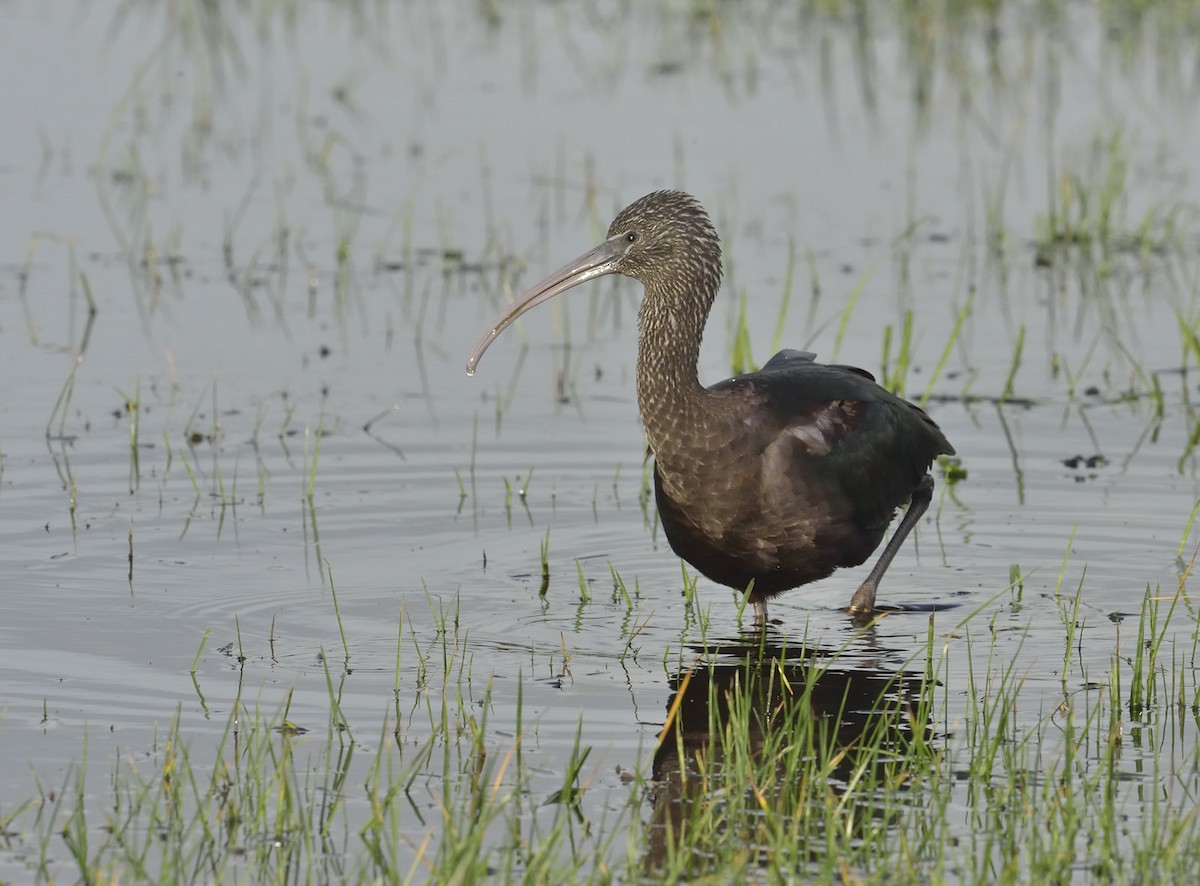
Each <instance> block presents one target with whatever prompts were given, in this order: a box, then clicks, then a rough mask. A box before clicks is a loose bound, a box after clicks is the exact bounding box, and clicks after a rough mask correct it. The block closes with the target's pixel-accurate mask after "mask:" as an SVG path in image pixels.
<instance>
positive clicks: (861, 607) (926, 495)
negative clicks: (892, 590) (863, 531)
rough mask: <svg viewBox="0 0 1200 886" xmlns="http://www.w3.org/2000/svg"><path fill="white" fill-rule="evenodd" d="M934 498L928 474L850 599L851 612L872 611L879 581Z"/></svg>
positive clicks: (918, 486) (931, 481)
mask: <svg viewBox="0 0 1200 886" xmlns="http://www.w3.org/2000/svg"><path fill="white" fill-rule="evenodd" d="M932 500H933V477H931V476H930V475H929V474H926V475H925V476H924V477H923V478H922V480H921V482H920V483H918V484H917V488H916V489H914V490H913V492H912V497H911V498H910V499H909V501H908V510H907V511H905V512H904V519H902V520H901V521H900V525H899V526H897V527H896V532H895V533H894V534H893V535H892V537H891V538H890V539H888V543H887V547H885V548H884V549H883V553H882V554H880V555H879V560H878V562H876V563H875V566H874V568H873V569H872V570H871V574H870V575H868V576H867V580H866V581H864V582H863V583H862V584H861V585H859V588H858V590H857V591H855V592H854V596H853V597H852V598H851V599H850V611H851V612H870V611H871V610H872V609H874V608H875V592H876V591H878V590H879V582H880V580H881V579H882V578H883V574H884V573H885V572H887V568H888V567H889V566H891V565H892V560H893V559H895V557H896V553H897V552H898V551H899V550H900V546H901V545H903V544H904V540H905V539H906V538H908V534H909V533H910V532H912V528H913V527H914V526H916V525H917V521H918V520H920V519H921V515H922V514H924V513H925V510H926V509H927V508H928V507H929V503H930V502H931V501H932Z"/></svg>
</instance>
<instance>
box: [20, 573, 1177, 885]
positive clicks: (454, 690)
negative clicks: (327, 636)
mask: <svg viewBox="0 0 1200 886" xmlns="http://www.w3.org/2000/svg"><path fill="white" fill-rule="evenodd" d="M1181 587H1182V584H1181ZM999 597H1003V598H1005V599H1004V600H1000V599H999ZM999 597H998V598H997V600H995V601H994V602H995V603H998V608H994V609H992V610H991V614H990V615H989V616H988V620H987V630H986V631H985V632H983V633H982V634H981V633H980V632H979V631H977V630H972V629H971V624H972V623H974V621H975V619H974V618H969V619H967V620H965V621H960V622H959V623H958V624H957V625H956V626H954V627H953V628H952V629H951V630H950V631H949V632H947V631H946V630H945V629H944V627H943V626H942V625H940V624H939V623H938V621H937V620H936V618H935V616H934V615H932V614H931V615H930V617H929V619H928V626H927V630H926V635H925V642H924V644H923V645H922V646H921V647H919V649H918V651H917V652H916V654H915V655H913V656H912V657H911V658H910V659H909V660H908V661H907V662H903V663H900V664H895V665H892V666H890V667H886V666H880V665H879V664H878V661H879V655H880V652H879V650H878V646H877V641H875V640H873V639H872V637H873V630H872V629H871V628H867V629H866V630H865V631H863V632H861V633H854V634H851V635H849V638H848V639H847V640H846V642H845V645H844V646H843V647H842V648H841V649H829V648H824V647H822V646H821V645H819V644H816V643H810V642H809V641H808V640H800V641H794V642H789V641H788V640H786V639H785V638H783V637H781V636H780V635H778V634H776V633H774V632H772V631H770V630H769V629H768V631H766V632H763V633H747V634H744V635H743V636H742V638H741V639H740V640H736V641H732V642H724V643H714V642H711V641H708V642H705V641H701V642H700V643H699V644H698V645H695V646H689V647H683V648H681V649H679V650H677V651H676V652H674V653H671V651H670V650H666V657H665V658H664V662H663V664H664V667H665V668H666V669H667V682H668V685H669V687H670V692H671V696H670V698H669V699H667V700H666V702H665V704H664V707H663V710H664V711H665V712H666V719H665V723H664V725H663V727H662V729H661V731H660V732H659V738H658V742H657V748H656V749H655V751H654V753H653V754H652V755H647V757H646V758H645V759H643V760H641V761H632V760H631V761H628V763H629V766H628V767H626V766H624V765H620V764H618V767H617V772H618V774H619V776H620V777H619V778H618V779H616V780H613V779H612V777H611V776H602V774H601V773H602V771H603V770H602V769H601V767H600V766H599V765H598V764H593V763H592V759H593V757H594V756H595V749H596V746H597V745H598V744H604V743H606V742H607V741H608V740H609V736H610V735H611V734H612V724H611V723H610V724H607V725H606V724H604V723H599V722H596V719H595V717H594V716H589V715H588V714H587V712H584V713H583V714H582V715H581V716H580V718H579V720H578V723H577V725H576V728H575V731H574V737H573V739H572V740H571V741H569V742H568V743H567V745H566V746H565V747H560V748H557V749H556V753H557V754H561V755H562V760H561V761H560V762H561V765H555V766H552V767H550V768H549V769H547V768H546V767H545V765H544V760H543V762H542V763H539V764H538V765H536V766H535V765H534V764H533V758H531V757H530V755H529V750H530V747H531V742H534V743H536V735H537V731H538V727H537V725H536V720H537V718H535V717H531V714H530V713H529V710H528V692H527V690H528V684H529V675H524V676H521V677H520V678H518V679H517V680H515V681H511V682H510V681H502V682H503V683H504V684H505V685H506V686H507V688H506V689H504V690H501V688H500V686H501V685H502V683H501V682H497V681H496V680H494V679H493V678H492V677H490V676H489V677H487V678H484V679H482V680H481V679H480V678H479V677H477V676H475V673H474V672H475V664H476V663H475V661H474V656H473V654H472V652H471V647H470V645H469V643H468V642H467V637H466V635H465V634H464V633H461V632H460V629H459V627H458V618H457V614H456V613H455V612H453V611H450V612H448V611H446V610H445V609H444V608H442V607H441V606H440V605H438V604H435V603H434V602H433V600H432V598H431V603H430V605H431V606H433V607H434V609H433V610H432V614H433V615H434V617H435V620H436V622H437V623H438V624H439V625H441V627H440V629H439V630H438V631H437V632H436V634H433V635H430V636H429V637H428V638H425V639H422V637H421V636H419V635H418V634H417V633H416V632H414V631H412V630H411V626H412V619H411V618H407V619H406V618H405V617H404V613H401V624H404V622H405V621H407V622H408V624H409V626H410V631H409V632H408V637H406V636H405V631H404V629H403V628H401V629H400V630H399V632H398V634H397V653H396V660H395V661H396V679H395V681H394V688H393V690H392V694H393V695H394V698H393V699H392V700H391V701H390V702H388V703H387V704H385V707H390V708H393V710H392V712H391V713H390V714H388V715H386V716H384V717H383V718H382V720H381V722H379V723H377V724H373V723H371V722H369V721H368V722H365V723H358V724H351V723H349V722H347V720H346V718H345V712H344V710H343V707H342V705H341V701H340V699H341V693H342V691H343V688H344V686H345V684H346V680H347V674H346V673H343V674H342V675H341V676H340V677H335V675H333V674H332V673H330V672H329V670H328V667H327V665H326V686H327V691H328V699H329V707H328V717H327V718H326V723H325V728H324V730H323V731H318V732H317V734H315V735H313V739H315V740H313V741H309V740H308V739H306V738H305V736H306V735H307V734H308V733H309V730H308V729H307V728H305V727H304V726H303V725H298V724H297V723H296V722H293V720H292V719H289V717H295V716H296V715H295V714H294V713H292V714H289V707H290V704H291V698H290V696H291V693H290V692H289V693H288V694H287V697H286V698H285V701H284V702H283V704H282V706H281V707H280V708H279V709H277V710H275V711H274V712H273V713H269V714H268V713H267V712H265V711H264V710H263V708H262V707H261V706H260V704H258V703H253V704H251V703H247V702H244V701H243V700H242V699H241V697H240V693H239V696H238V698H237V699H236V701H235V704H234V707H233V708H232V709H231V712H230V714H229V716H228V719H227V721H226V725H225V729H224V731H223V733H222V735H221V736H220V738H219V740H217V741H216V742H215V744H214V745H213V746H212V750H211V751H208V750H205V751H203V752H201V751H199V750H198V748H199V747H201V746H203V747H207V746H208V745H207V744H203V745H201V744H198V743H196V742H195V741H194V740H193V739H192V738H191V737H190V736H189V732H190V727H189V726H188V725H187V723H186V722H185V721H186V718H185V716H184V715H183V713H182V712H181V711H177V712H176V714H175V716H174V718H173V719H172V721H171V724H170V726H169V727H168V729H167V730H166V733H165V734H164V735H162V736H160V737H158V738H156V740H155V742H154V745H153V748H152V751H151V753H150V754H149V756H148V757H147V758H145V759H144V760H143V761H142V762H138V763H134V762H132V761H131V760H129V759H122V760H120V761H119V762H117V763H116V765H115V767H114V769H113V771H112V772H111V775H110V777H109V779H108V784H109V790H110V791H111V796H110V798H109V801H108V803H106V804H104V805H103V806H102V807H98V806H97V805H96V804H95V803H94V802H93V801H91V800H90V799H89V797H88V794H89V791H90V790H92V787H91V783H90V782H89V780H88V768H89V767H88V761H87V757H86V746H85V748H84V756H83V758H82V762H81V763H80V765H79V767H78V769H77V771H75V772H73V773H71V774H70V775H68V777H67V778H66V779H65V781H64V782H63V784H62V785H61V787H60V788H58V789H47V788H45V787H42V786H39V788H38V791H37V793H36V794H35V795H34V796H33V797H32V798H29V799H26V800H24V801H23V802H20V803H18V804H15V805H14V806H13V807H12V808H11V809H0V826H2V830H3V833H4V835H5V837H6V840H7V842H8V846H9V851H12V850H13V849H14V848H15V849H17V850H18V853H17V854H18V857H21V858H23V859H24V863H25V864H26V865H27V867H28V870H29V872H30V873H31V874H32V875H34V876H37V877H39V878H42V879H46V880H57V879H67V878H71V877H80V878H82V879H84V880H87V881H96V880H110V881H117V880H125V881H128V880H135V881H144V880H160V881H185V882H195V881H197V880H205V881H212V882H216V881H221V880H226V879H234V880H238V881H249V882H262V881H268V880H269V881H274V882H278V881H286V882H296V881H313V880H315V881H329V880H339V881H345V882H371V881H379V880H383V881H386V882H400V881H409V880H410V879H414V878H415V879H420V880H424V879H427V878H431V879H434V880H437V881H439V882H473V881H478V880H482V879H494V880H500V881H513V880H524V881H531V882H566V881H568V880H569V881H574V882H610V881H612V880H613V879H618V880H634V881H655V882H660V881H668V882H680V881H695V880H703V881H714V882H726V881H729V880H731V879H737V880H740V879H743V878H744V877H745V876H747V874H748V873H749V874H750V875H751V876H753V877H754V878H756V879H761V880H765V881H767V882H778V881H793V880H796V879H813V878H816V879H819V880H822V881H831V880H839V881H850V882H884V881H886V882H890V883H897V882H898V883H926V882H929V881H933V882H942V881H946V880H954V881H959V882H979V883H983V882H986V883H994V882H1031V881H1038V882H1065V881H1069V880H1071V879H1073V878H1075V877H1079V876H1082V877H1084V878H1085V879H1097V880H1102V881H1105V882H1148V881H1151V880H1165V881H1167V882H1192V881H1194V880H1195V878H1196V876H1197V875H1198V874H1200V808H1197V807H1196V805H1195V804H1194V802H1193V800H1192V798H1193V797H1194V796H1195V793H1196V791H1197V790H1200V715H1198V713H1197V712H1198V710H1200V709H1198V708H1197V688H1196V681H1195V678H1194V669H1193V666H1192V662H1193V661H1194V656H1195V653H1196V649H1195V648H1192V649H1190V650H1188V649H1178V648H1175V647H1170V648H1168V646H1167V645H1166V643H1165V638H1166V637H1168V636H1169V634H1168V632H1167V627H1168V625H1170V624H1171V623H1172V620H1173V619H1174V618H1175V617H1177V616H1178V614H1179V613H1180V612H1181V611H1182V608H1181V604H1183V603H1185V602H1186V598H1185V597H1184V596H1183V595H1182V592H1181V593H1179V594H1176V595H1174V596H1172V597H1168V598H1165V599H1160V598H1159V597H1157V596H1156V595H1153V594H1151V593H1149V592H1147V595H1146V597H1145V599H1144V601H1143V604H1142V608H1141V613H1140V616H1139V626H1138V631H1137V641H1136V646H1135V648H1134V650H1133V655H1132V656H1130V655H1129V654H1128V650H1126V649H1123V648H1122V645H1121V630H1120V625H1119V623H1118V624H1117V625H1116V631H1115V635H1114V637H1115V642H1114V645H1113V647H1112V649H1111V652H1110V654H1109V655H1108V659H1107V673H1106V674H1101V675H1098V676H1096V677H1092V678H1088V679H1086V680H1081V681H1080V682H1078V683H1076V682H1075V680H1076V678H1078V677H1079V676H1080V675H1081V674H1083V673H1084V671H1085V669H1084V667H1083V665H1082V663H1081V662H1080V661H1078V659H1077V658H1076V659H1073V660H1068V661H1067V662H1066V663H1065V670H1064V673H1069V674H1071V683H1070V684H1068V682H1067V681H1066V680H1064V681H1063V683H1062V690H1061V692H1060V693H1059V694H1058V695H1057V696H1055V694H1054V693H1053V692H1050V693H1049V694H1045V692H1046V685H1045V681H1044V680H1041V679H1039V676H1038V675H1037V674H1036V673H1035V672H1034V671H1033V670H1032V665H1031V664H1026V663H1025V660H1024V659H1023V658H1022V656H1021V653H1020V649H1021V641H1020V640H1019V639H1018V640H1017V642H1016V647H1015V648H1014V647H1013V646H1012V644H1011V643H1010V642H1009V639H1010V635H1009V633H1008V632H1007V631H1004V630H998V629H997V628H998V620H999V619H1000V618H1003V617H1005V616H1006V613H1012V612H1014V611H1016V610H1013V609H1012V608H1011V604H1010V602H1008V601H1007V600H1008V597H1009V594H1008V591H1007V589H1006V590H1005V591H1003V592H1002V593H1001V594H1000V595H999ZM595 605H603V604H602V603H600V602H599V601H597V604H595ZM1067 605H1068V610H1069V611H1070V612H1071V615H1072V618H1078V615H1079V614H1078V612H1077V611H1074V610H1073V607H1070V604H1067ZM1018 606H1019V604H1018ZM977 615H978V613H977ZM1190 617H1191V616H1190V615H1189V618H1190ZM701 627H702V628H703V624H701ZM702 632H703V631H702ZM636 633H637V632H636V631H635V635H636ZM981 637H983V638H985V639H981ZM1064 641H1065V645H1067V646H1068V647H1070V646H1072V645H1073V644H1077V643H1078V640H1077V639H1076V638H1075V637H1074V635H1073V634H1072V633H1071V628H1070V626H1069V625H1067V626H1065V630H1064ZM1194 646H1195V643H1193V647H1194ZM201 648H203V643H202V644H201ZM346 653H347V657H349V654H350V650H349V647H347V648H346ZM539 654H540V655H541V654H544V655H545V656H547V657H550V658H553V657H557V656H561V659H562V666H561V669H560V668H558V667H557V666H555V670H556V672H558V673H559V675H560V677H559V679H561V678H562V677H567V678H570V673H571V669H570V661H571V659H572V657H573V656H574V653H573V652H571V651H568V649H567V648H566V646H565V643H561V644H560V647H559V648H558V649H557V650H551V649H545V650H541V652H540V653H539ZM1094 658H1095V657H1094V656H1093V659H1094ZM239 659H240V661H239V668H244V667H246V666H247V665H246V664H245V662H246V661H247V659H245V658H244V657H242V656H239ZM414 662H415V664H414ZM406 663H408V664H407V666H406ZM406 686H408V687H411V688H412V689H413V690H414V691H412V692H411V694H410V697H411V699H412V702H411V707H409V709H408V710H407V711H406V710H405V709H404V706H403V705H402V704H401V699H402V696H403V695H404V687H406ZM353 727H357V728H353ZM651 731H653V730H651ZM354 734H357V735H359V736H360V738H359V739H358V740H356V739H354V738H353V737H352V736H353V735H354ZM367 734H371V735H374V736H375V738H374V741H373V743H372V744H373V749H372V748H371V747H370V746H368V745H364V744H363V742H362V739H361V736H365V735H367ZM647 738H648V739H649V738H650V736H649V734H648V735H647ZM544 750H545V749H544V748H543V751H542V752H541V753H540V754H539V755H538V757H539V758H543V757H544ZM605 768H608V769H610V768H611V764H610V765H609V766H607V767H605ZM554 773H557V775H554Z"/></svg>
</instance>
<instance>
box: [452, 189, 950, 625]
mask: <svg viewBox="0 0 1200 886" xmlns="http://www.w3.org/2000/svg"><path fill="white" fill-rule="evenodd" d="M606 274H623V275H625V276H626V277H632V278H633V279H635V280H638V281H640V282H641V284H642V286H643V287H644V289H645V294H644V296H643V298H642V303H641V308H640V309H639V311H638V329H639V338H638V356H637V401H638V409H639V411H640V412H641V417H642V424H643V425H644V427H645V431H646V438H647V440H648V442H649V445H650V451H651V452H652V453H653V454H654V492H655V498H656V500H657V503H658V512H659V515H660V517H661V520H662V526H663V531H664V532H665V534H666V536H667V541H669V542H670V544H671V547H672V549H673V550H674V551H675V553H677V554H678V555H679V556H680V557H682V558H683V559H684V560H686V561H687V562H688V563H690V564H692V566H694V567H695V568H696V569H698V570H700V572H701V573H703V574H704V575H706V576H707V577H708V578H710V579H712V580H713V581H716V582H720V583H721V584H724V585H728V586H730V587H732V588H735V589H737V590H739V591H743V592H744V591H746V589H747V588H749V593H750V602H751V603H753V604H754V611H755V617H756V620H757V621H758V622H760V623H765V622H766V619H767V600H768V599H769V598H771V597H773V596H775V595H776V594H778V593H780V592H782V591H786V590H788V589H790V588H795V587H798V586H799V585H803V584H807V583H808V582H811V581H816V580H817V579H820V578H825V577H826V576H828V575H829V574H830V573H832V572H833V570H834V569H836V568H838V567H841V566H858V565H859V564H861V563H863V562H865V561H866V559H867V558H868V557H870V556H871V553H872V552H873V551H874V550H875V549H876V548H877V547H879V543H880V542H881V541H882V540H883V537H884V535H885V534H886V532H887V528H888V525H889V524H890V523H891V521H892V518H893V517H894V515H895V512H896V509H897V508H898V507H900V506H901V505H904V504H906V503H907V505H908V509H907V510H906V511H905V514H904V517H903V519H902V520H901V521H900V525H899V526H898V527H897V529H896V532H895V534H894V535H893V536H892V537H891V539H890V540H889V541H888V543H887V546H886V547H885V548H884V549H883V553H882V554H881V555H880V557H879V561H878V562H877V563H876V564H875V566H874V568H873V569H872V570H871V573H870V575H868V576H867V578H866V580H865V581H864V582H863V583H862V585H861V586H860V587H859V588H858V590H857V591H856V592H855V593H854V596H853V597H852V598H851V600H850V611H851V612H853V613H857V614H861V613H868V612H870V611H872V610H873V609H874V606H875V593H876V590H877V589H878V587H879V581H880V579H881V578H883V574H884V572H886V571H887V568H888V565H889V564H890V563H891V562H892V559H893V558H894V557H895V556H896V552H897V551H898V550H899V549H900V546H901V545H902V544H903V543H904V539H905V538H906V537H907V536H908V534H909V532H910V531H911V530H912V528H913V527H914V526H915V525H916V524H917V521H918V520H920V518H921V515H922V514H923V513H925V509H926V508H927V507H929V502H930V500H931V498H932V497H933V478H932V477H931V476H930V475H929V467H930V465H931V464H932V463H933V460H934V459H935V458H936V457H937V456H938V455H939V454H941V453H945V454H948V455H952V454H953V453H954V447H952V446H951V445H950V443H949V442H948V441H947V440H946V438H945V436H943V434H942V432H941V430H940V429H939V428H938V426H937V425H936V424H934V422H933V420H932V419H930V418H929V416H927V415H926V414H925V413H924V412H923V411H922V410H921V409H920V408H918V407H917V406H915V405H914V404H912V403H909V402H908V401H907V400H902V399H900V398H899V397H897V396H895V395H894V394H892V393H891V392H889V391H887V390H885V389H884V388H882V387H880V386H879V385H878V384H876V383H875V379H874V377H873V376H872V375H871V374H870V373H869V372H866V371H864V370H862V369H856V368H854V367H852V366H832V365H825V364H822V363H817V362H815V359H814V355H813V354H810V353H807V352H804V351H791V350H785V351H780V352H779V353H778V354H776V355H775V356H774V357H772V358H771V359H770V360H769V361H767V364H766V365H765V366H763V368H762V369H760V370H759V371H757V372H751V373H748V374H746V375H739V376H737V377H735V378H731V379H728V380H726V381H722V382H719V383H717V384H715V385H713V386H712V387H708V388H706V387H704V386H703V385H701V384H700V381H699V377H698V374H697V366H698V362H699V357H700V339H701V337H702V335H703V333H704V325H705V322H706V321H707V319H708V314H709V311H710V310H711V308H712V304H713V300H714V299H715V298H716V295H717V290H718V289H719V288H720V284H721V246H720V241H719V240H718V238H717V233H716V230H715V229H714V228H713V226H712V222H711V221H710V220H709V217H708V214H707V213H706V212H705V211H704V208H703V207H702V206H701V205H700V203H699V202H698V201H697V200H696V199H695V198H694V197H691V196H689V195H688V194H684V193H681V192H679V191H656V192H655V193H652V194H647V195H646V196H645V197H642V198H641V199H639V200H636V201H635V202H633V203H632V204H630V205H629V206H627V207H625V209H623V210H621V212H620V213H619V214H618V215H617V217H616V218H615V219H614V220H613V223H612V225H611V226H610V227H609V229H608V236H607V238H606V239H605V240H604V242H603V243H601V244H600V245H599V246H597V247H596V248H595V249H593V250H591V251H590V252H587V253H585V254H584V255H582V256H580V257H579V258H577V259H575V260H574V261H573V262H571V263H570V264H567V265H565V266H564V267H562V268H560V269H559V270H558V271H555V272H554V273H553V274H551V275H550V276H549V277H547V278H546V279H545V280H542V281H541V282H540V283H538V284H536V285H535V286H533V287H532V288H530V289H528V290H527V291H526V292H525V293H524V294H522V295H521V297H520V298H518V299H517V300H516V301H515V302H513V304H512V305H511V306H510V307H509V308H508V309H507V310H506V311H504V312H503V313H502V314H501V315H500V316H499V317H497V318H496V321H495V323H494V324H492V326H491V327H490V328H489V329H488V330H487V332H485V333H484V334H483V335H482V336H481V337H480V339H479V341H478V342H477V343H476V344H475V347H474V349H473V350H472V351H471V355H470V357H469V358H468V359H467V372H468V373H470V374H474V372H475V369H476V367H477V366H478V364H479V360H480V358H481V357H482V356H483V352H484V351H486V350H487V348H488V346H489V345H490V344H491V343H492V341H494V340H495V338H496V337H497V336H498V335H499V334H500V333H501V332H503V331H504V330H505V328H507V327H508V325H509V324H511V323H512V322H513V320H515V319H516V318H517V317H519V316H520V315H521V314H523V313H525V312H526V311H527V310H529V309H530V308H532V307H534V306H535V305H539V304H541V303H542V302H544V301H547V300H549V299H551V298H553V297H554V296H556V295H558V294H560V293H562V292H565V291H566V290H568V289H570V288H572V287H574V286H578V285H579V284H580V283H584V282H586V281H588V280H593V279H595V278H596V277H601V276H604V275H606Z"/></svg>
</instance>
